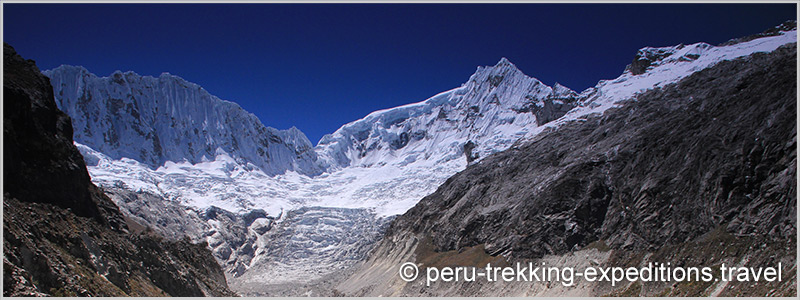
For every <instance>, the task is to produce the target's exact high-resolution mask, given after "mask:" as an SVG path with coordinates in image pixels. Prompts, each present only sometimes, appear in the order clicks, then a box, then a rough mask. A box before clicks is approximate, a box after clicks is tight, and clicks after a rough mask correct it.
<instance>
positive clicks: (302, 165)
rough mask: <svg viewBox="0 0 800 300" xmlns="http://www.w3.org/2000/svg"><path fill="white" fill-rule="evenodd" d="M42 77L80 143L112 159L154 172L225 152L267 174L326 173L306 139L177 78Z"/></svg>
mask: <svg viewBox="0 0 800 300" xmlns="http://www.w3.org/2000/svg"><path fill="white" fill-rule="evenodd" d="M44 74H45V75H47V76H48V77H49V78H50V80H51V82H52V84H53V87H54V90H55V94H56V99H57V102H56V103H57V104H58V107H59V108H60V109H61V110H63V111H64V112H65V113H67V114H68V115H70V116H71V117H72V123H73V127H74V128H76V130H75V141H77V142H79V143H81V144H84V145H87V146H89V147H91V148H93V149H95V150H98V151H100V152H102V153H104V154H106V155H108V156H110V157H112V158H114V159H120V158H122V157H127V158H130V159H135V160H136V161H139V162H141V163H144V164H147V165H149V166H150V167H152V168H157V167H159V166H161V165H163V164H164V162H166V161H173V162H181V161H188V162H190V163H199V162H203V161H208V160H213V159H214V157H215V156H216V153H217V152H218V151H219V150H222V151H225V152H227V153H230V154H231V156H232V157H234V158H235V159H237V160H238V161H239V162H240V163H241V164H243V165H245V164H248V163H250V164H253V165H255V166H257V167H258V168H260V169H261V170H263V171H264V172H265V173H267V174H270V175H276V174H282V173H284V172H286V171H297V172H298V173H301V174H306V175H316V174H319V173H320V172H321V169H320V168H319V167H318V166H317V165H316V163H315V161H316V154H315V153H314V151H313V145H312V144H311V142H310V141H309V140H308V138H307V137H306V136H305V134H303V133H302V132H300V131H299V130H297V129H296V128H291V129H288V130H277V129H275V128H271V127H266V126H264V125H263V124H261V122H260V121H259V120H258V118H256V117H255V116H254V115H252V114H250V113H248V112H246V111H245V110H243V109H242V108H241V107H240V106H239V105H237V104H235V103H233V102H228V101H224V100H221V99H219V98H217V97H215V96H213V95H211V94H209V93H208V92H206V91H205V90H204V89H203V88H201V87H200V86H198V85H196V84H193V83H190V82H187V81H185V80H183V79H182V78H180V77H177V76H173V75H170V74H167V73H164V74H161V76H159V77H158V78H154V77H150V76H140V75H138V74H136V73H133V72H126V73H122V72H115V73H113V74H111V75H110V76H108V77H97V76H95V75H94V74H91V73H89V71H87V70H86V69H84V68H83V67H74V66H66V65H64V66H60V67H58V68H55V69H53V70H48V71H45V72H44ZM218 149H219V150H218Z"/></svg>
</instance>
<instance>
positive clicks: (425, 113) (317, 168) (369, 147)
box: [44, 58, 577, 176]
mask: <svg viewBox="0 0 800 300" xmlns="http://www.w3.org/2000/svg"><path fill="white" fill-rule="evenodd" d="M44 74H45V75H46V76H48V77H50V79H51V81H52V83H53V87H54V90H55V91H54V92H55V95H56V99H57V104H58V106H59V108H60V109H61V110H63V111H64V112H66V113H67V114H68V115H70V116H71V117H72V123H73V127H74V128H75V133H74V138H75V141H76V142H79V143H81V144H83V145H86V146H88V147H90V148H92V149H94V150H97V151H99V152H101V153H103V154H105V155H107V156H109V157H111V158H114V159H120V158H123V157H127V158H131V159H134V160H136V161H138V162H141V163H144V164H147V165H149V166H150V167H151V168H157V167H159V166H161V165H162V164H164V163H165V162H166V161H173V162H182V161H188V162H190V163H199V162H202V161H208V160H214V158H215V157H216V155H217V154H218V151H220V150H221V151H224V152H225V153H228V154H230V155H231V156H232V157H234V158H235V159H237V161H238V162H239V163H241V164H243V165H247V164H249V163H252V164H253V165H255V166H257V167H258V168H260V169H261V170H263V171H264V172H265V173H266V174H268V175H277V174H282V173H284V172H286V171H296V172H298V173H300V174H304V175H309V176H314V175H319V174H320V173H322V172H325V171H335V170H339V169H342V168H346V167H349V166H362V167H363V166H373V165H376V164H378V165H384V164H408V163H411V162H413V161H415V160H416V159H433V160H451V159H456V158H460V157H464V156H466V157H467V158H468V159H469V160H470V161H471V160H474V158H479V157H481V156H482V155H483V156H485V155H488V154H490V153H493V152H496V151H499V150H501V149H505V148H507V147H508V146H509V145H510V144H511V143H513V142H514V141H515V140H517V139H519V138H520V137H522V136H524V135H525V133H527V132H528V129H529V128H531V127H536V126H538V125H542V124H544V123H547V122H549V121H551V120H554V119H557V118H559V117H561V116H562V115H564V114H565V113H566V112H567V111H569V110H570V109H571V108H573V107H574V106H575V103H574V101H575V99H576V97H577V94H576V93H575V92H574V91H572V90H570V89H568V88H566V87H564V86H561V85H559V84H556V85H555V86H554V87H549V86H547V85H545V84H543V83H542V82H540V81H539V80H537V79H535V78H531V77H528V76H526V75H525V74H523V73H522V72H521V71H520V70H519V69H517V68H516V67H515V66H514V65H513V64H511V62H509V61H508V60H507V59H505V58H503V59H502V60H500V62H498V63H497V65H495V66H492V67H481V68H478V70H477V72H476V73H475V74H474V75H472V76H471V77H470V79H469V81H468V82H467V83H465V84H464V85H462V86H461V87H460V88H457V89H453V90H451V91H447V92H444V93H441V94H439V95H436V96H434V97H432V98H430V99H428V100H425V101H423V102H420V103H415V104H411V105H405V106H401V107H397V108H393V109H387V110H383V111H378V112H375V113H372V114H370V115H369V116H367V117H365V118H364V119H361V120H358V121H354V122H352V123H349V124H346V125H344V126H342V128H340V129H339V130H337V131H336V132H334V133H333V134H329V135H326V136H325V137H323V138H322V140H321V141H320V144H319V146H317V147H316V148H314V147H313V146H312V145H311V143H310V142H309V141H308V139H307V138H306V136H305V135H304V134H303V133H302V132H300V131H299V130H297V129H296V128H291V129H288V130H277V129H274V128H271V127H266V126H264V125H262V124H261V122H260V121H259V120H258V119H257V118H256V117H255V116H254V115H252V114H250V113H247V112H246V111H244V110H243V109H242V108H241V107H240V106H238V105H237V104H235V103H232V102H228V101H224V100H221V99H219V98H217V97H215V96H212V95H211V94H209V93H208V92H206V91H205V90H204V89H202V88H201V87H200V86H198V85H196V84H193V83H189V82H186V81H185V80H183V79H181V78H179V77H177V76H173V75H169V74H166V73H165V74H162V75H161V76H160V77H158V78H155V77H151V76H140V75H138V74H136V73H133V72H125V73H123V72H115V73H113V74H111V75H110V76H108V77H98V76H96V75H94V74H91V73H89V71H88V70H86V69H85V68H83V67H75V66H67V65H62V66H60V67H58V68H55V69H52V70H47V71H44ZM501 99H502V101H501ZM465 149H466V150H469V151H466V152H468V153H466V154H465ZM396 157H399V158H401V159H400V160H398V161H392V160H391V158H396ZM462 159H463V158H462Z"/></svg>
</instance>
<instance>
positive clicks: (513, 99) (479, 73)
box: [317, 58, 577, 171]
mask: <svg viewBox="0 0 800 300" xmlns="http://www.w3.org/2000/svg"><path fill="white" fill-rule="evenodd" d="M575 97H577V93H575V92H574V91H572V90H570V89H568V88H566V87H564V86H561V85H558V86H556V87H550V86H547V85H545V84H544V83H542V82H541V81H539V80H538V79H536V78H533V77H529V76H527V75H525V74H524V73H522V71H520V70H519V69H518V68H517V67H516V66H515V65H514V64H512V63H511V62H510V61H509V60H508V59H506V58H502V59H500V61H499V62H498V63H497V64H496V65H494V66H483V67H478V68H477V70H476V72H475V73H474V74H473V75H472V76H470V78H469V79H468V81H467V82H466V83H464V84H462V85H461V87H459V88H456V89H452V90H449V91H446V92H443V93H439V94H437V95H435V96H433V97H431V98H428V99H427V100H424V101H422V102H418V103H413V104H409V105H404V106H400V107H395V108H391V109H385V110H380V111H376V112H373V113H371V114H369V115H367V116H366V117H364V118H363V119H361V120H357V121H354V122H351V123H348V124H345V125H344V126H342V127H341V128H339V130H337V131H336V132H334V133H333V134H330V135H326V136H324V137H323V138H322V139H321V140H320V143H319V145H317V153H318V155H319V157H320V162H321V164H322V165H323V166H324V167H325V168H327V169H328V170H329V171H335V170H339V169H342V168H345V167H349V166H361V167H370V166H383V165H398V166H405V165H408V164H410V163H415V162H418V161H421V160H425V161H434V162H436V161H438V162H443V161H450V160H453V159H462V160H465V161H473V160H475V159H480V158H481V157H484V156H485V155H488V154H490V153H493V152H496V151H500V150H502V149H505V148H506V147H507V146H509V145H510V144H511V143H512V142H513V141H515V140H516V139H518V138H520V137H522V136H524V135H525V134H526V133H527V132H528V130H530V129H532V128H534V127H537V126H538V125H541V124H544V123H546V122H549V121H551V120H554V119H557V118H558V117H560V116H561V115H563V114H564V113H566V112H567V111H568V110H569V109H571V108H572V107H573V105H572V104H571V102H574V99H575ZM531 124H533V126H531ZM465 157H466V159H465Z"/></svg>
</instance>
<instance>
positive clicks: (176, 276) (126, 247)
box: [3, 44, 235, 296]
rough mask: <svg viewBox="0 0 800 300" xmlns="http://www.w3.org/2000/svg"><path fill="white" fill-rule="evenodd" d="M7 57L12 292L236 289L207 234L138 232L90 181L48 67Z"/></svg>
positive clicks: (224, 292) (7, 273)
mask: <svg viewBox="0 0 800 300" xmlns="http://www.w3.org/2000/svg"><path fill="white" fill-rule="evenodd" d="M3 57H4V59H3V70H4V75H3V76H4V82H3V97H4V101H3V103H4V107H3V111H4V115H3V117H4V118H3V142H4V148H3V150H4V160H3V163H4V168H3V175H4V176H3V178H4V182H3V187H4V195H3V295H4V296H32V295H52V296H126V295H129V296H166V295H172V296H203V295H211V296H231V295H235V294H234V293H233V292H231V291H230V290H229V289H228V287H227V284H226V283H225V277H224V275H223V273H222V270H221V269H220V267H219V265H218V264H216V262H214V261H213V259H211V253H210V251H208V249H207V248H206V245H205V244H191V243H189V242H188V241H165V240H163V239H162V238H161V237H160V236H157V235H153V234H147V233H137V231H138V229H139V228H140V226H139V225H138V224H137V223H135V222H131V221H130V220H129V219H126V218H125V217H124V216H123V214H122V213H120V211H119V210H118V209H117V207H116V206H115V205H114V203H113V202H112V201H111V200H110V199H109V198H108V197H107V196H106V195H104V194H103V193H102V192H100V191H99V189H98V188H97V187H96V186H94V184H92V183H91V182H90V180H89V174H88V172H87V170H86V166H85V164H84V162H83V159H82V157H81V155H80V153H79V152H78V150H77V149H76V148H75V146H74V145H73V144H72V125H71V123H70V118H69V117H68V116H67V115H66V114H64V113H63V112H61V111H60V110H58V109H57V107H56V104H55V102H54V99H53V94H52V87H51V86H50V83H49V80H48V79H47V77H45V76H43V75H42V74H41V73H40V72H39V70H38V68H37V67H36V65H35V64H34V62H33V61H30V60H24V59H23V58H22V57H20V56H19V55H18V54H17V53H16V51H14V49H13V48H12V47H11V46H9V45H7V44H4V47H3Z"/></svg>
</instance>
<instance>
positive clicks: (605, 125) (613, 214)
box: [387, 44, 797, 258]
mask: <svg viewBox="0 0 800 300" xmlns="http://www.w3.org/2000/svg"><path fill="white" fill-rule="evenodd" d="M796 55H797V54H796V45H795V44H792V45H791V46H785V47H782V48H780V49H778V50H776V51H774V52H772V53H769V54H764V53H758V54H754V55H752V56H749V57H745V58H742V59H738V60H735V61H726V62H721V63H719V64H718V65H716V66H714V67H712V68H709V69H706V70H703V71H700V72H697V73H695V74H694V75H692V76H690V77H688V78H685V79H684V80H682V81H680V82H679V83H677V84H673V85H670V86H668V87H665V88H663V89H656V90H653V91H649V92H646V93H644V94H642V95H640V96H639V97H638V99H636V100H635V101H629V102H628V103H626V104H625V105H623V106H622V107H620V108H616V109H612V110H609V111H607V112H606V113H605V114H604V115H602V116H594V117H590V118H588V120H585V121H576V122H573V123H568V124H565V125H563V126H561V127H559V128H557V129H554V130H551V131H549V132H545V133H542V134H540V135H539V136H538V137H537V138H536V140H534V141H530V142H527V143H526V144H523V145H517V146H515V147H512V148H511V149H509V150H506V151H504V152H500V153H498V154H496V155H492V156H490V157H487V158H485V159H484V160H482V161H481V162H480V163H477V164H474V165H470V166H469V167H468V168H467V169H466V170H464V171H462V172H460V173H458V174H457V175H455V176H453V177H451V178H450V179H448V180H447V181H446V182H445V184H443V185H442V186H440V187H439V189H438V190H437V191H436V192H434V193H433V194H431V195H429V196H427V197H425V198H423V199H422V200H421V201H420V202H419V203H418V204H417V205H416V206H415V207H414V208H412V209H411V210H409V211H408V212H407V213H406V214H405V215H403V216H401V217H398V218H397V219H396V221H395V222H394V223H393V224H392V226H391V227H390V229H389V230H388V233H387V235H388V236H392V234H395V233H400V232H407V231H410V232H412V233H417V234H427V235H429V236H430V237H431V239H432V243H433V246H434V247H435V248H436V249H435V250H437V251H448V250H456V249H463V248H464V247H469V246H475V245H479V244H485V245H486V251H487V253H489V254H492V255H495V254H503V255H506V256H511V257H516V258H535V257H541V256H543V255H545V254H562V253H565V252H568V251H570V250H572V249H576V248H581V247H584V246H586V245H587V244H589V243H591V242H593V241H596V240H604V241H605V242H606V243H607V244H608V245H609V246H611V247H612V248H615V249H627V250H652V249H656V248H659V247H661V246H664V245H669V244H678V243H683V242H686V241H689V240H691V239H693V238H697V237H698V236H700V235H702V234H704V233H707V232H709V231H711V230H713V229H714V228H718V227H720V226H724V227H726V228H727V231H728V232H731V233H735V234H746V235H753V236H764V237H767V238H770V239H781V240H784V241H785V240H787V239H794V237H795V236H796V234H797V220H796V207H797V198H796V178H797V177H796V176H797V175H796V160H797V158H796V149H797V144H796V141H797V127H796V123H795V121H796V109H797V99H796V94H795V93H796V90H797V83H796V74H797V70H796V68H795V65H796ZM792 243H794V242H792Z"/></svg>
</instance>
